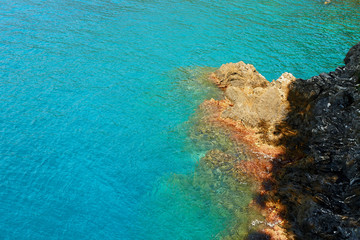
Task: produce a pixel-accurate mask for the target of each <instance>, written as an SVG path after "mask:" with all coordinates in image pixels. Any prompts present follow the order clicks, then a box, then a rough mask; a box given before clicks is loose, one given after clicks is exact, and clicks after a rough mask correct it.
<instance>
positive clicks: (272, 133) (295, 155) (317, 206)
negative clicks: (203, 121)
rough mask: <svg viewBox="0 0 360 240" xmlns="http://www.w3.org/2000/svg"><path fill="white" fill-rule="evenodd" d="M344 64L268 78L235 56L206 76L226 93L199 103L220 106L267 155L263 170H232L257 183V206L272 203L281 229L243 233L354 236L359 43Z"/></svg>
mask: <svg viewBox="0 0 360 240" xmlns="http://www.w3.org/2000/svg"><path fill="white" fill-rule="evenodd" d="M344 62H345V66H342V67H338V68H337V69H336V70H335V71H333V72H330V73H322V74H320V75H319V76H315V77H312V78H310V79H308V80H303V79H296V78H295V77H293V76H292V75H291V74H289V73H284V74H283V75H282V76H281V77H280V78H279V79H278V80H276V81H273V82H268V81H267V80H266V79H265V78H264V77H263V76H262V75H261V74H259V73H258V72H257V71H256V69H255V68H254V67H253V66H252V65H250V64H245V63H243V62H239V63H229V64H225V65H223V66H221V67H220V69H218V70H217V71H215V72H214V73H213V74H212V75H211V79H212V80H213V81H214V82H215V83H216V84H217V85H218V86H219V87H220V88H221V89H223V90H224V94H225V97H226V99H225V100H221V101H215V100H211V101H208V102H206V103H204V104H208V105H209V104H213V105H214V106H215V105H216V104H217V105H218V106H220V107H218V109H219V114H218V115H217V120H218V121H219V122H222V123H223V124H224V125H226V126H227V127H228V128H231V129H232V130H231V131H233V133H234V134H233V135H234V136H235V138H236V137H239V138H240V139H241V140H242V141H243V142H245V143H246V144H248V145H249V146H250V149H252V150H253V152H254V153H257V154H258V155H259V154H261V153H263V155H262V156H267V157H264V158H263V161H267V164H263V165H264V166H266V170H264V171H267V172H268V173H269V174H267V175H266V177H262V178H259V177H256V176H255V175H256V174H257V173H256V172H255V173H254V172H253V173H251V171H247V169H249V167H248V165H249V164H250V163H246V164H248V165H246V164H243V165H237V166H235V168H236V169H238V170H239V171H241V172H243V173H245V174H247V173H248V174H252V175H254V179H256V180H257V181H262V182H261V183H260V185H261V184H262V187H261V188H260V190H259V196H258V199H259V200H258V205H259V206H262V207H263V208H269V206H272V210H271V211H272V212H274V211H275V212H276V211H277V213H276V214H277V216H280V217H281V218H282V220H281V221H278V222H281V224H278V226H279V228H282V229H286V233H281V234H278V235H276V234H275V233H274V231H276V228H272V230H269V229H268V230H266V229H265V230H260V231H259V233H254V234H253V235H249V239H250V238H251V237H252V236H256V234H260V235H261V234H264V233H266V234H268V236H269V238H268V239H270V237H271V238H272V239H286V238H287V239H360V85H359V83H360V80H359V79H360V43H358V44H357V45H355V46H354V47H352V48H351V49H350V50H349V52H348V54H347V55H346V57H345V59H344ZM213 115H214V116H215V115H216V114H213ZM214 119H215V117H214ZM269 149H270V150H269ZM213 158H214V159H216V157H213ZM258 162H259V161H258ZM260 162H261V161H260ZM253 164H257V163H253ZM269 164H271V167H269V166H268V165H269ZM252 169H254V168H252ZM264 176H265V175H264ZM276 204H277V205H278V206H281V207H274V206H275V205H276ZM275 208H276V209H277V210H276V209H275ZM274 209H275V210H274ZM265 210H266V209H265ZM265 212H266V211H265ZM269 212H270V211H269ZM267 219H268V218H267ZM269 221H270V220H269ZM274 229H275V230H274ZM285 235H286V237H285ZM261 236H263V235H261ZM276 236H278V237H276ZM264 239H266V238H264Z"/></svg>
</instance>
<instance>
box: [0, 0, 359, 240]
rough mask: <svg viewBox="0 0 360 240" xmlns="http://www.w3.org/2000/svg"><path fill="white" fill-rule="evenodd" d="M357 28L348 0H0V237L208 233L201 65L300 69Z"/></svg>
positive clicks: (210, 92) (273, 74) (216, 215)
mask: <svg viewBox="0 0 360 240" xmlns="http://www.w3.org/2000/svg"><path fill="white" fill-rule="evenodd" d="M359 40H360V6H359V2H358V1H351V0H344V1H340V0H338V1H336V0H333V1H332V3H331V4H328V5H324V4H323V2H322V1H318V0H305V1H286V0H272V1H265V0H252V1H245V0H237V1H236V0H225V1H224V0H223V1H201V0H200V1H192V0H188V1H185V0H172V1H161V0H148V1H140V0H138V1H136V0H124V1H121V0H93V1H85V0H70V1H64V0H47V1H41V0H16V1H14V0H11V1H10V0H2V1H1V3H0V103H1V104H0V113H1V114H0V156H1V161H0V229H1V231H0V239H11V240H12V239H37V240H40V239H44V240H45V239H46V240H49V239H123V240H125V239H132V240H134V239H157V240H161V239H164V240H165V239H214V238H215V239H216V238H220V237H221V236H222V234H223V233H224V231H226V229H227V228H228V227H229V226H231V225H232V224H233V221H234V216H233V213H232V212H231V211H229V208H228V207H226V206H227V205H226V204H225V202H226V200H228V199H229V196H230V195H226V194H228V193H226V194H225V193H224V194H223V192H221V191H222V190H224V189H225V190H224V191H226V188H227V187H226V186H227V185H226V184H225V185H224V186H222V187H221V188H216V187H215V188H214V187H213V185H211V184H210V185H209V181H210V182H211V181H213V182H214V179H213V178H212V177H211V176H210V177H209V176H208V173H204V174H202V171H203V170H201V168H199V165H198V163H197V162H198V160H199V159H200V158H201V157H202V156H204V154H205V152H206V151H207V150H209V149H210V148H212V147H213V146H212V144H193V143H194V141H193V140H191V139H190V136H189V134H188V133H189V131H190V130H191V124H190V123H186V122H187V121H188V120H189V119H191V116H192V115H193V114H194V112H195V109H196V107H197V105H198V104H200V103H201V102H202V101H203V100H204V99H206V98H210V97H216V96H217V94H218V93H217V91H216V90H215V89H214V88H213V87H212V86H210V85H209V84H206V83H204V81H203V80H201V79H203V73H204V72H205V73H206V72H209V71H211V69H208V68H204V67H218V66H220V65H221V64H223V63H226V62H237V61H240V60H242V61H245V62H246V63H252V64H254V65H255V66H256V68H257V69H258V70H259V71H260V72H261V73H262V74H263V75H264V76H265V77H267V78H268V79H269V80H271V79H274V78H277V77H279V76H280V75H281V73H282V72H284V71H288V72H291V73H293V74H294V75H295V76H296V77H301V78H308V77H310V76H312V75H315V74H318V73H320V72H322V71H329V70H332V69H333V68H335V67H336V66H338V65H339V64H342V59H343V57H344V54H345V53H346V52H347V50H348V48H349V47H350V46H352V45H353V44H355V43H356V42H357V41H359ZM199 79H200V80H199ZM190 122H191V121H190ZM214 144H215V145H216V143H214ZM195 169H197V170H195ZM198 169H200V170H198ZM205 172H206V171H205ZM220 181H222V180H221V179H220ZM216 182H217V180H216V181H215V183H214V184H215V185H216ZM220 190H221V191H220ZM243 194H244V195H241V194H239V198H236V199H242V200H241V201H240V202H239V203H238V204H239V206H240V207H245V206H246V204H247V202H248V201H249V196H250V195H249V194H248V193H247V192H246V191H244V192H243ZM231 196H233V195H231ZM223 203H224V204H223ZM244 219H246V212H244ZM244 221H245V220H244Z"/></svg>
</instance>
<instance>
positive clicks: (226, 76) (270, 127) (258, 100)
mask: <svg viewBox="0 0 360 240" xmlns="http://www.w3.org/2000/svg"><path fill="white" fill-rule="evenodd" d="M211 78H212V79H213V81H214V82H215V83H216V84H218V86H219V87H221V88H222V89H224V90H225V97H226V98H227V99H228V100H230V102H231V106H230V107H228V108H227V109H226V111H224V112H223V113H222V117H223V118H230V119H233V120H236V121H238V123H239V124H242V125H243V126H245V127H247V128H251V129H253V130H256V131H258V132H260V131H259V129H261V134H262V135H263V137H262V139H267V140H271V141H273V142H274V141H276V140H278V138H279V137H280V135H279V134H277V135H276V133H275V134H274V131H275V126H276V125H277V124H279V123H280V122H281V121H283V120H284V118H285V117H286V115H287V113H288V111H289V104H288V100H287V98H288V93H289V88H288V86H289V84H290V83H292V82H294V81H295V77H294V76H293V75H292V74H291V73H284V74H282V75H281V76H280V77H279V79H277V80H275V81H272V82H269V81H268V80H266V79H265V78H264V77H263V76H262V75H261V74H260V73H258V72H257V71H256V69H255V67H254V66H253V65H251V64H245V63H244V62H238V63H228V64H224V65H222V66H221V67H220V69H219V70H217V71H216V72H214V73H213V74H212V75H211Z"/></svg>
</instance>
